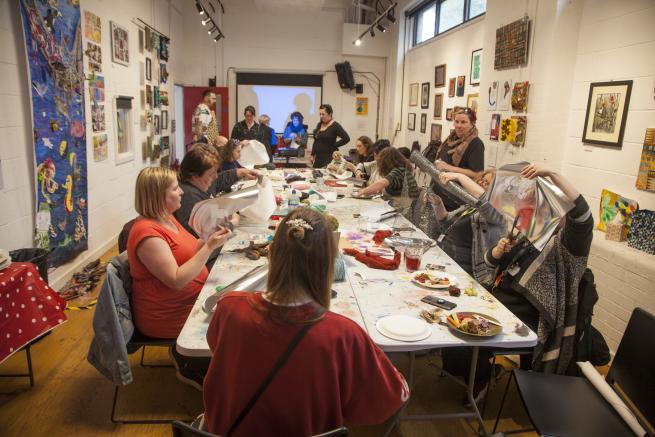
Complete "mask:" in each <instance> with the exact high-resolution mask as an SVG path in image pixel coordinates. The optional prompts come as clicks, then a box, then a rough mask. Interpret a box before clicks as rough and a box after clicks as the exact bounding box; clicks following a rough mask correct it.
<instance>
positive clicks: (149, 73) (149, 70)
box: [146, 58, 152, 81]
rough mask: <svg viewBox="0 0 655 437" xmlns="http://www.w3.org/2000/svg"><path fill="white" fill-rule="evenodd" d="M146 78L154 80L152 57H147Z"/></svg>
mask: <svg viewBox="0 0 655 437" xmlns="http://www.w3.org/2000/svg"><path fill="white" fill-rule="evenodd" d="M146 80H147V81H150V80H152V60H151V59H150V58H146Z"/></svg>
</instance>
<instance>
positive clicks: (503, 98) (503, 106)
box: [498, 79, 512, 111]
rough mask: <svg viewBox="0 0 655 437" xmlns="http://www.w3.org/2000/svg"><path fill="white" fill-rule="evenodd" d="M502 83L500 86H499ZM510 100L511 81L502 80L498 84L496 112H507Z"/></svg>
mask: <svg viewBox="0 0 655 437" xmlns="http://www.w3.org/2000/svg"><path fill="white" fill-rule="evenodd" d="M501 83H502V86H501V85H500V84H501ZM511 100H512V81H511V80H509V79H508V80H504V81H501V82H499V84H498V110H500V111H507V110H508V109H509V103H510V101H511Z"/></svg>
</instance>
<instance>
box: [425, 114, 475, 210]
mask: <svg viewBox="0 0 655 437" xmlns="http://www.w3.org/2000/svg"><path fill="white" fill-rule="evenodd" d="M476 121H477V117H476V115H475V111H473V110H472V109H470V108H457V109H456V110H455V118H454V121H453V127H454V129H453V132H452V133H451V134H450V135H449V136H448V138H446V140H445V141H444V142H443V144H441V145H440V146H439V149H438V151H437V160H436V161H435V162H434V165H435V167H437V170H440V171H445V172H451V173H462V174H464V175H466V176H468V177H469V178H471V179H474V180H475V179H477V178H478V177H479V173H480V172H482V171H483V170H484V144H483V143H482V140H480V138H479V137H478V129H477V128H476V127H475V122H476ZM433 190H434V192H435V193H436V194H438V195H439V196H441V199H442V200H443V203H444V205H445V206H446V209H447V210H448V211H452V210H454V209H457V208H458V207H459V206H461V204H462V202H461V201H460V200H459V199H457V198H456V197H453V195H452V194H450V193H449V192H448V191H446V190H445V189H444V188H443V187H441V186H439V184H433Z"/></svg>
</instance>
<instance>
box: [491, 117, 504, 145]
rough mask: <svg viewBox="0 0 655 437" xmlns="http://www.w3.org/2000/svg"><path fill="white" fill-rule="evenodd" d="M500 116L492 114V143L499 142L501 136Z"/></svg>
mask: <svg viewBox="0 0 655 437" xmlns="http://www.w3.org/2000/svg"><path fill="white" fill-rule="evenodd" d="M500 121H501V116H500V114H491V124H490V126H489V139H490V140H492V141H498V137H499V135H500Z"/></svg>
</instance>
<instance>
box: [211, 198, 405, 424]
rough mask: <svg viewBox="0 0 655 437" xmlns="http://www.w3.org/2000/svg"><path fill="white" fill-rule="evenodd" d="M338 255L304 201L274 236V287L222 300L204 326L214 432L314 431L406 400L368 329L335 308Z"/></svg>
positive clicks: (376, 414) (374, 419)
mask: <svg viewBox="0 0 655 437" xmlns="http://www.w3.org/2000/svg"><path fill="white" fill-rule="evenodd" d="M336 255H337V248H336V244H335V241H334V238H333V235H332V231H331V229H330V227H329V225H328V223H327V220H326V219H325V216H323V215H322V214H320V213H318V212H316V211H313V210H310V209H308V208H298V209H296V210H294V211H293V212H292V213H291V214H289V215H287V216H286V218H285V219H284V220H283V221H282V222H281V223H280V225H279V226H278V228H277V232H276V234H275V238H274V239H273V242H272V243H271V246H270V255H269V272H268V279H267V281H268V282H267V290H268V291H266V292H231V293H226V294H224V295H223V296H222V297H221V298H220V299H219V301H218V304H217V305H216V310H215V312H214V316H213V318H212V321H211V323H210V325H209V329H208V331H207V342H208V344H209V347H210V349H211V350H212V353H213V357H212V360H211V363H210V365H209V372H208V373H207V377H206V378H205V385H204V388H205V390H204V404H205V419H206V422H207V425H208V429H209V431H210V432H212V433H214V434H219V435H231V436H235V437H236V436H251V435H257V436H276V435H289V436H292V435H293V436H308V435H316V434H319V433H323V432H326V431H328V430H331V429H334V428H338V427H340V426H342V425H343V423H344V422H346V421H347V422H349V423H352V424H373V423H381V422H383V421H384V420H386V419H387V418H389V417H390V416H392V415H393V414H394V413H395V412H396V411H398V410H399V408H400V407H401V406H402V405H403V403H404V402H405V401H406V400H407V399H408V397H409V389H408V387H407V384H406V383H405V380H404V378H403V377H402V375H401V374H400V373H399V372H398V371H397V370H396V369H395V367H394V366H393V365H392V364H391V363H390V362H389V360H388V359H387V357H386V356H385V355H384V353H383V352H382V351H381V350H380V349H379V348H378V347H377V346H376V345H375V344H374V343H373V341H372V340H371V339H370V338H369V336H368V335H367V334H366V332H365V331H364V330H363V329H362V328H361V327H360V326H359V325H358V324H357V323H355V322H354V321H352V320H350V319H348V318H346V317H344V316H341V315H338V314H335V313H333V312H331V311H329V308H330V298H331V286H332V273H333V272H332V270H333V266H334V258H335V257H336ZM281 357H284V358H286V361H282V360H280V358H281ZM280 362H281V363H282V364H281V366H278V364H280ZM272 369H273V370H272ZM265 381H268V383H265ZM256 393H257V394H258V395H259V396H256V395H255V394H256ZM248 406H249V407H248Z"/></svg>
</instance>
